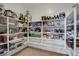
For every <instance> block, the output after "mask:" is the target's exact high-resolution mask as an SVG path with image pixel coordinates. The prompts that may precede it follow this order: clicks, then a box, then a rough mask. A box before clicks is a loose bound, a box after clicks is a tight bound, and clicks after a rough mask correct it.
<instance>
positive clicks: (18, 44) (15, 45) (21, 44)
mask: <svg viewBox="0 0 79 59" xmlns="http://www.w3.org/2000/svg"><path fill="white" fill-rule="evenodd" d="M0 20H2V21H3V20H5V22H6V24H5V25H4V24H1V23H0V28H1V30H0V32H1V31H2V30H3V29H2V28H4V29H6V30H7V31H6V33H3V34H0V36H6V38H5V39H6V40H7V41H6V42H0V48H1V46H4V44H6V46H7V48H6V49H5V51H4V52H3V53H0V55H1V56H2V55H3V56H6V55H13V54H14V53H16V52H18V51H20V50H22V49H23V48H25V47H27V39H28V37H24V34H27V32H22V31H19V30H17V32H14V33H11V32H10V28H11V29H17V28H19V27H16V25H15V24H16V22H18V23H20V22H21V20H19V19H18V18H11V17H7V16H3V15H0ZM3 22H4V21H3ZM13 24H14V25H13ZM26 27H27V26H26ZM21 28H24V27H21ZM19 35H21V36H22V37H18V36H19ZM10 38H11V40H10ZM0 40H1V39H0ZM2 49H4V47H3V48H2Z"/></svg>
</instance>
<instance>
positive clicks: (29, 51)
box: [13, 47, 67, 56]
mask: <svg viewBox="0 0 79 59" xmlns="http://www.w3.org/2000/svg"><path fill="white" fill-rule="evenodd" d="M13 56H67V55H65V54H60V53H56V52H50V51H45V50H41V49H37V48H33V47H27V48H25V49H23V50H22V51H20V52H18V53H16V54H14V55H13Z"/></svg>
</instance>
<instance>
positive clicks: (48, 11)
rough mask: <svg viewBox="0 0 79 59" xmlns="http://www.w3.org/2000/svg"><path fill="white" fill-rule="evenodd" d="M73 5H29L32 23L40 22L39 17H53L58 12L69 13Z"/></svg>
mask: <svg viewBox="0 0 79 59" xmlns="http://www.w3.org/2000/svg"><path fill="white" fill-rule="evenodd" d="M73 5H74V4H68V3H67V4H61V3H60V4H53V3H52V4H51V3H50V4H29V6H30V8H29V10H30V11H31V14H32V16H33V21H39V20H41V16H49V15H50V16H53V15H55V14H57V13H59V12H63V11H64V12H66V13H68V12H70V11H71V9H72V6H73Z"/></svg>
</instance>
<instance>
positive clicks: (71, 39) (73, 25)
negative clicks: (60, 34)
mask: <svg viewBox="0 0 79 59" xmlns="http://www.w3.org/2000/svg"><path fill="white" fill-rule="evenodd" d="M78 19H79V5H76V6H75V7H74V8H73V10H72V12H71V13H70V14H69V16H68V17H67V19H66V23H67V25H66V28H67V31H66V40H67V46H66V47H67V50H68V52H69V55H72V56H79V33H78V32H79V29H78V28H79V26H78V25H79V20H78ZM69 24H70V25H69Z"/></svg>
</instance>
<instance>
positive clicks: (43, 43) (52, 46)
mask: <svg viewBox="0 0 79 59" xmlns="http://www.w3.org/2000/svg"><path fill="white" fill-rule="evenodd" d="M44 21H47V22H48V24H49V25H46V26H44V24H43V23H44ZM38 22H41V25H40V26H38V25H35V26H32V25H31V26H29V27H30V28H32V29H35V28H40V29H41V31H40V32H39V31H38V32H37V31H34V30H32V31H30V33H31V34H35V35H40V37H37V36H35V37H32V36H29V38H30V39H29V46H32V47H35V48H40V49H44V50H48V51H54V52H59V53H63V54H68V53H67V51H66V39H65V38H64V37H65V33H66V30H65V25H64V24H65V19H52V20H43V21H36V22H32V23H38ZM51 22H53V23H54V24H57V22H58V23H60V25H57V26H55V25H50V23H51ZM61 23H62V24H61ZM62 25H63V26H62ZM44 27H47V29H48V30H49V31H46V32H44V29H45V28H44ZM55 29H63V31H64V32H63V33H61V32H55V31H54V30H55ZM52 30H53V31H52ZM43 34H46V35H47V34H48V35H49V37H48V38H47V37H44V36H43ZM59 34H60V35H63V37H62V38H51V36H53V35H59Z"/></svg>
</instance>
